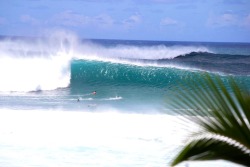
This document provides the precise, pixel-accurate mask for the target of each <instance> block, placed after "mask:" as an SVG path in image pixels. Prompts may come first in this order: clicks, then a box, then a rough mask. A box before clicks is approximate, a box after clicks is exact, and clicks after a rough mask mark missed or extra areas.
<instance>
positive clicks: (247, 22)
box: [243, 14, 250, 28]
mask: <svg viewBox="0 0 250 167" xmlns="http://www.w3.org/2000/svg"><path fill="white" fill-rule="evenodd" d="M243 26H246V27H248V28H250V14H248V15H247V16H246V17H245V18H244V21H243Z"/></svg>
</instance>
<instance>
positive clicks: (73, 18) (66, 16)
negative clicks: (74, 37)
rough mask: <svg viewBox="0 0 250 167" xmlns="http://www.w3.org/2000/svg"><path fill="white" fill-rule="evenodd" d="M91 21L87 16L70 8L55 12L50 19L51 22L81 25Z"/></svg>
mask: <svg viewBox="0 0 250 167" xmlns="http://www.w3.org/2000/svg"><path fill="white" fill-rule="evenodd" d="M90 21H91V19H90V18H89V17H87V16H83V15H80V14H78V13H74V12H72V11H70V10H68V11H64V12H62V13H59V14H56V15H55V16H54V17H53V18H52V19H51V21H50V22H51V23H56V24H59V25H64V26H82V25H86V24H88V23H89V22H90Z"/></svg>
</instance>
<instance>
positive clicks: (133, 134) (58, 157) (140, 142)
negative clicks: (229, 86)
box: [0, 109, 226, 167]
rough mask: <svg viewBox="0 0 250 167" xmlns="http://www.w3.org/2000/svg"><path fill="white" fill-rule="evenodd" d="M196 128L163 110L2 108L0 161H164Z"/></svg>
mask: <svg viewBox="0 0 250 167" xmlns="http://www.w3.org/2000/svg"><path fill="white" fill-rule="evenodd" d="M195 129H196V127H194V126H193V125H192V124H184V125H183V122H182V123H181V121H180V119H179V118H178V117H176V116H169V115H164V114H124V113H119V112H116V111H109V112H102V113H93V112H73V111H48V110H47V111H46V110H44V111H37V110H36V111H34V110H31V111H24V110H18V111H14V110H3V109H1V110H0V143H1V144H0V155H1V162H0V166H5V167H9V166H44V167H50V166H64V167H69V166H75V167H78V166H91V167H94V166H95V167H96V166H168V164H169V162H170V161H171V160H172V158H173V157H174V156H175V155H176V153H177V151H178V150H179V146H182V145H183V144H184V143H185V142H184V139H186V136H187V135H188V134H189V132H190V131H193V130H195ZM20 155H22V156H20ZM24 157H28V158H25V159H24ZM216 164H218V162H217V163H216ZM219 164H221V163H219ZM199 165H200V164H199ZM199 165H197V166H199ZM203 165H205V166H209V165H210V164H208V165H206V163H204V162H203ZM223 165H224V166H226V165H225V164H223V163H222V165H220V166H223ZM192 166H193V165H192Z"/></svg>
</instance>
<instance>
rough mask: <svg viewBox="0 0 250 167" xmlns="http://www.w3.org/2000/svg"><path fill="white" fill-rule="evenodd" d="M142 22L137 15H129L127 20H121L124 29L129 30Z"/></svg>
mask: <svg viewBox="0 0 250 167" xmlns="http://www.w3.org/2000/svg"><path fill="white" fill-rule="evenodd" d="M141 22H142V19H141V16H140V15H138V14H135V15H131V16H130V17H129V18H128V19H125V20H123V22H122V24H123V26H124V27H125V28H131V27H133V26H135V25H138V24H139V23H141Z"/></svg>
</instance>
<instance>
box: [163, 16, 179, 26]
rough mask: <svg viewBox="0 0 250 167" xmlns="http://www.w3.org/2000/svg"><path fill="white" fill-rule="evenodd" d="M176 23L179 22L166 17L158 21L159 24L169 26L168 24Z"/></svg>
mask: <svg viewBox="0 0 250 167" xmlns="http://www.w3.org/2000/svg"><path fill="white" fill-rule="evenodd" d="M177 24H179V22H178V21H177V20H174V19H171V18H168V17H166V18H164V19H162V20H161V22H160V25H161V26H170V25H177Z"/></svg>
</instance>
